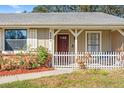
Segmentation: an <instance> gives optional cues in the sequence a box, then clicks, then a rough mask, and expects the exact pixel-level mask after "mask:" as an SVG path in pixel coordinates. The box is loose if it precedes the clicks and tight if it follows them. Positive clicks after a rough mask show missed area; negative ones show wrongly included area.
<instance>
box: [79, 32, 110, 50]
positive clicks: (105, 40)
mask: <svg viewBox="0 0 124 93" xmlns="http://www.w3.org/2000/svg"><path fill="white" fill-rule="evenodd" d="M90 31H91V30H90ZM98 31H101V30H98ZM85 32H86V31H83V32H82V33H81V34H80V35H79V36H78V52H84V51H85ZM101 37H102V40H101V41H102V45H101V48H102V49H101V50H102V51H111V31H102V36H101Z"/></svg>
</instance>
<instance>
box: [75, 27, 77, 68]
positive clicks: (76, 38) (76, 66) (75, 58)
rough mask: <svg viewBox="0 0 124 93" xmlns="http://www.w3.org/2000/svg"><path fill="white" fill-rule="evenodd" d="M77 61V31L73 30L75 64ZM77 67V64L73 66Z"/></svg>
mask: <svg viewBox="0 0 124 93" xmlns="http://www.w3.org/2000/svg"><path fill="white" fill-rule="evenodd" d="M76 59H77V29H75V63H76ZM75 65H76V67H77V63H76V64H75Z"/></svg>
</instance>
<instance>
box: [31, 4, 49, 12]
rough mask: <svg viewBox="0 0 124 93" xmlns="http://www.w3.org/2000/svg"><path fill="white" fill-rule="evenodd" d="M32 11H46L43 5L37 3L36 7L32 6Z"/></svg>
mask: <svg viewBox="0 0 124 93" xmlns="http://www.w3.org/2000/svg"><path fill="white" fill-rule="evenodd" d="M32 12H33V13H34V12H48V10H47V8H45V7H44V6H42V5H38V6H36V7H34V8H33V11H32Z"/></svg>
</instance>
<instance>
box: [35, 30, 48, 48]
mask: <svg viewBox="0 0 124 93" xmlns="http://www.w3.org/2000/svg"><path fill="white" fill-rule="evenodd" d="M37 44H38V47H39V46H43V47H46V48H47V49H48V48H49V29H48V28H41V29H38V30H37Z"/></svg>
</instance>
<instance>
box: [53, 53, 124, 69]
mask: <svg viewBox="0 0 124 93" xmlns="http://www.w3.org/2000/svg"><path fill="white" fill-rule="evenodd" d="M87 53H88V52H78V53H77V58H79V59H80V60H83V56H84V55H85V54H87ZM89 53H90V54H91V57H92V58H91V59H90V60H86V68H88V69H115V68H123V67H124V63H123V62H124V58H122V55H124V52H89ZM75 58H76V57H75V53H74V52H55V54H54V55H53V60H52V61H53V62H52V63H53V64H52V66H53V67H55V68H73V69H75V68H78V67H79V66H78V65H77V62H76V59H75ZM122 61H123V62H122Z"/></svg>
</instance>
